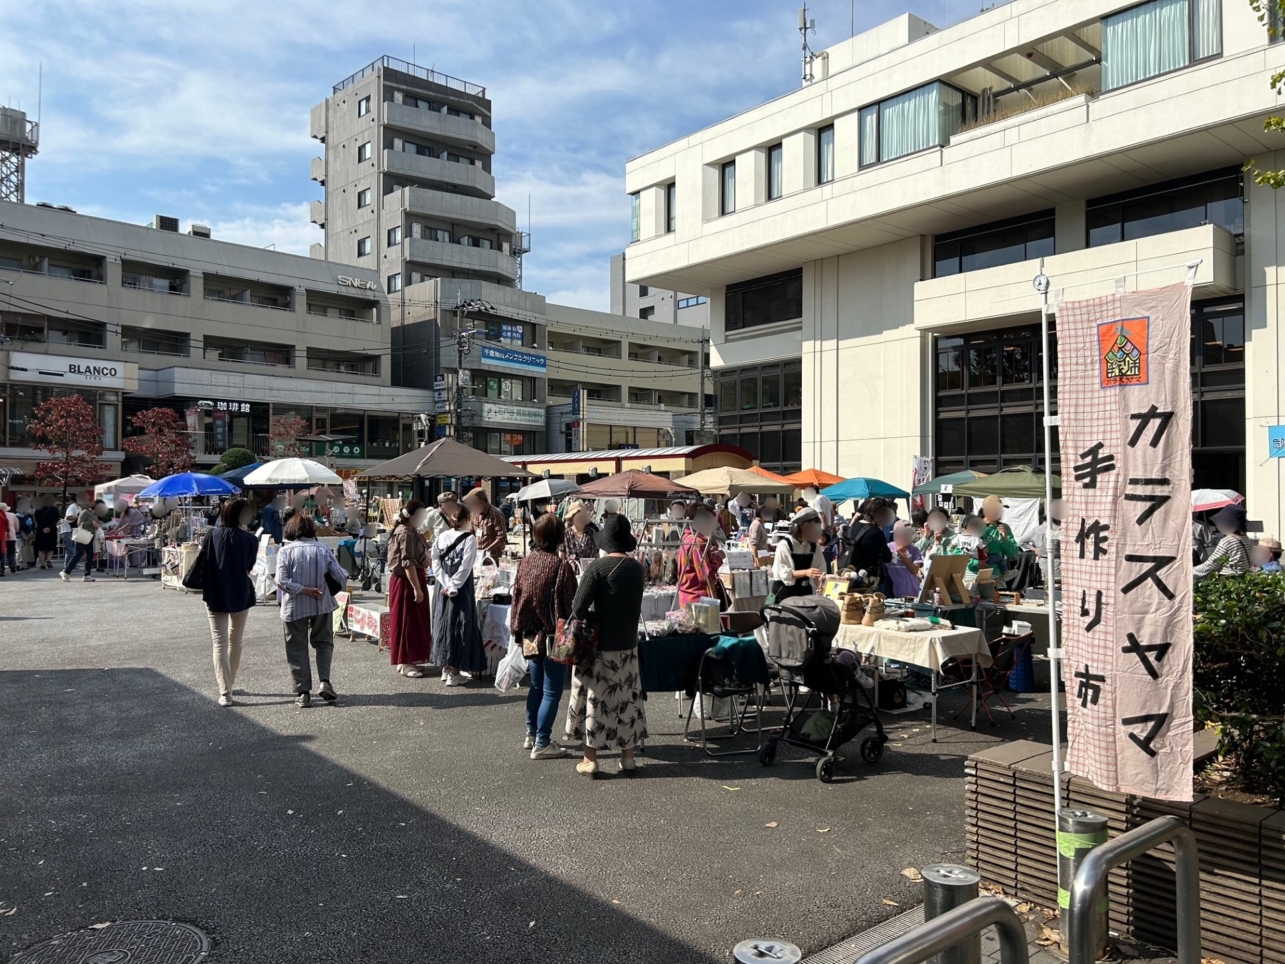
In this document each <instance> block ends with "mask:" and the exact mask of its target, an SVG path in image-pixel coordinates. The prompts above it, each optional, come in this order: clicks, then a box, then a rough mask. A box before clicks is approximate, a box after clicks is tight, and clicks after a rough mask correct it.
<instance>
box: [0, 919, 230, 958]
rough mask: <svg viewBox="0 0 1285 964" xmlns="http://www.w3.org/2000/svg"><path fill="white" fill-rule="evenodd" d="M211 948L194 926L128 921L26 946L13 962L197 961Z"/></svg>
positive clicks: (160, 921)
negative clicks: (33, 945)
mask: <svg viewBox="0 0 1285 964" xmlns="http://www.w3.org/2000/svg"><path fill="white" fill-rule="evenodd" d="M209 951H210V942H209V940H208V939H207V938H206V936H205V935H204V934H202V933H201V932H200V931H198V930H197V929H196V928H195V927H189V926H188V925H186V924H173V923H170V922H169V921H163V920H127V921H119V922H117V923H115V924H108V925H107V926H106V927H100V928H97V929H91V930H84V931H76V932H75V933H73V934H63V935H62V936H61V937H55V938H54V939H53V940H51V941H45V942H44V943H43V944H37V945H36V946H35V947H29V948H27V950H25V951H23V952H22V953H21V954H19V955H18V956H17V957H15V958H13V960H12V962H11V964H197V962H199V961H203V960H205V955H206V954H208V953H209Z"/></svg>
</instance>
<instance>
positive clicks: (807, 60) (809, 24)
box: [799, 3, 817, 85]
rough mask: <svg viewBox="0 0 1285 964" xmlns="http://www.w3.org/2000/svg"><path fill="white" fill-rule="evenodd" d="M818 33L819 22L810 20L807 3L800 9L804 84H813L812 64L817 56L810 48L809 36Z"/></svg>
mask: <svg viewBox="0 0 1285 964" xmlns="http://www.w3.org/2000/svg"><path fill="white" fill-rule="evenodd" d="M816 32H817V22H816V20H815V19H809V18H808V5H807V4H806V3H805V4H804V5H803V6H802V7H800V8H799V35H800V36H801V37H802V38H803V83H804V84H805V85H806V84H810V83H812V80H813V76H812V62H813V61H814V60H816V54H814V53H813V52H812V48H811V47H809V46H808V34H810V33H812V34H814V33H816Z"/></svg>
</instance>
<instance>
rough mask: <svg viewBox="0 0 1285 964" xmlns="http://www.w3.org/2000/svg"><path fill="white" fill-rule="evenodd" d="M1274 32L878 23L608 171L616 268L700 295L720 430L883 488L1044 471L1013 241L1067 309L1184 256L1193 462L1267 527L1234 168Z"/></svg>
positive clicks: (1206, 26)
mask: <svg viewBox="0 0 1285 964" xmlns="http://www.w3.org/2000/svg"><path fill="white" fill-rule="evenodd" d="M1273 41H1274V38H1272V37H1271V36H1269V31H1268V29H1267V27H1265V26H1264V25H1262V24H1261V23H1259V22H1258V20H1257V18H1256V15H1255V14H1254V12H1253V11H1252V10H1251V8H1250V6H1249V5H1248V4H1247V3H1244V2H1242V0H1150V2H1147V3H1142V4H1129V3H1124V2H1119V0H1074V2H1072V0H1014V2H1012V3H1007V4H1002V5H998V6H996V7H994V8H992V9H988V10H985V11H983V12H982V13H980V14H978V15H977V16H975V17H972V18H971V19H968V20H966V21H964V22H962V23H958V24H955V25H954V26H951V27H948V28H946V29H941V30H939V29H937V28H936V27H933V26H932V25H930V24H928V23H926V22H924V21H923V20H920V19H918V18H916V17H914V16H909V15H906V16H902V17H898V18H897V19H895V20H892V21H890V22H888V23H886V24H884V25H882V26H880V27H877V28H875V29H873V30H870V31H868V32H866V33H864V34H861V35H858V36H856V37H853V38H852V39H850V40H847V41H844V42H843V43H840V44H838V45H836V46H834V47H832V48H830V49H829V50H828V51H825V52H824V55H823V56H821V57H818V58H817V60H816V61H814V63H813V76H814V78H815V79H814V80H813V81H812V82H811V83H810V84H808V85H806V86H803V87H802V88H800V89H798V90H795V91H792V92H790V93H787V94H785V95H783V96H781V97H779V98H777V99H775V100H773V101H771V102H769V103H766V104H762V105H760V106H758V107H755V108H752V109H750V110H748V111H745V112H744V113H741V114H739V115H737V116H735V117H732V118H729V119H728V120H725V121H722V122H720V123H718V124H715V125H713V126H711V127H708V128H706V129H704V130H700V131H695V132H693V133H691V134H690V135H688V136H685V137H683V138H682V139H680V140H678V141H676V142H674V143H672V144H668V145H665V146H663V147H659V148H657V149H655V150H653V151H651V152H649V153H647V154H644V155H643V156H641V157H638V158H635V159H634V160H632V161H630V162H629V164H628V165H627V174H626V181H627V187H626V189H627V191H629V192H630V193H631V194H635V195H637V198H638V204H637V206H638V211H639V216H638V221H639V230H638V240H637V241H636V242H635V243H633V244H632V245H630V247H629V249H628V251H627V257H626V260H625V263H626V265H627V280H628V281H629V282H630V283H632V284H645V285H649V286H652V285H654V286H657V287H662V288H666V289H670V290H678V291H686V292H695V293H699V294H704V295H706V296H707V297H708V298H709V300H710V311H711V331H712V340H713V348H712V356H713V365H714V367H715V368H716V369H717V378H718V382H717V384H718V388H717V394H718V430H719V440H720V441H726V442H733V443H736V444H739V445H742V446H744V447H745V448H747V449H749V450H751V451H752V452H754V453H756V454H757V455H759V456H760V458H761V459H762V461H763V463H764V464H765V465H767V466H770V467H774V468H782V469H791V468H796V467H799V466H800V465H804V466H815V467H818V468H822V469H826V470H830V471H834V472H837V473H838V474H840V475H845V476H851V475H868V476H876V477H881V478H885V479H888V480H890V481H894V482H899V483H902V484H904V483H906V482H907V481H908V480H909V478H910V471H911V469H910V466H911V460H912V457H913V456H916V455H930V456H933V457H935V459H936V468H937V470H938V471H939V472H945V471H951V470H954V469H960V468H964V467H973V468H977V469H981V470H993V469H995V468H997V467H1001V466H1005V465H1012V464H1019V463H1036V464H1039V463H1040V462H1041V460H1042V457H1043V455H1042V449H1043V440H1042V434H1043V432H1042V416H1043V412H1042V411H1041V410H1040V409H1041V406H1040V398H1041V389H1042V386H1041V384H1040V377H1041V375H1040V372H1041V351H1040V338H1039V325H1038V322H1039V304H1040V298H1039V296H1038V295H1037V294H1036V293H1035V291H1034V290H1033V288H1032V285H1031V281H1032V278H1033V277H1034V276H1035V275H1036V273H1037V271H1038V269H1039V264H1040V260H1039V259H1040V258H1043V259H1044V271H1045V273H1046V274H1048V275H1049V276H1050V278H1051V279H1052V286H1053V289H1054V297H1055V299H1056V298H1058V297H1060V298H1064V299H1066V300H1073V299H1079V298H1085V297H1090V296H1094V295H1099V294H1104V293H1110V292H1112V291H1114V290H1115V289H1116V286H1117V284H1124V285H1127V286H1128V287H1129V288H1130V289H1134V288H1148V287H1155V286H1159V285H1163V284H1171V283H1175V282H1179V281H1181V280H1182V279H1183V278H1184V277H1185V275H1186V272H1187V268H1186V265H1188V264H1189V263H1192V262H1199V266H1198V268H1197V269H1196V272H1195V287H1194V293H1193V301H1194V307H1193V311H1192V329H1191V332H1192V388H1193V400H1194V429H1193V438H1192V449H1193V460H1194V467H1195V481H1196V484H1197V485H1198V486H1218V487H1229V488H1236V489H1239V490H1240V491H1242V492H1244V493H1245V494H1246V495H1247V498H1248V508H1249V511H1250V516H1251V518H1256V519H1262V520H1263V521H1264V524H1265V527H1266V529H1267V530H1268V531H1274V530H1279V528H1280V525H1281V521H1282V520H1281V518H1280V512H1281V504H1282V492H1281V475H1280V474H1279V472H1278V470H1277V467H1276V464H1275V463H1274V462H1273V461H1272V460H1271V459H1270V458H1269V454H1270V453H1269V444H1268V430H1269V427H1270V426H1274V425H1276V424H1278V423H1280V422H1282V421H1283V420H1285V414H1283V413H1282V410H1281V408H1282V401H1281V396H1280V390H1279V380H1280V370H1281V360H1282V358H1281V355H1282V351H1283V350H1285V349H1283V348H1282V343H1281V335H1280V331H1281V309H1280V307H1279V305H1280V301H1279V295H1278V291H1279V289H1278V284H1279V283H1280V279H1281V278H1282V266H1285V253H1283V252H1282V250H1281V246H1280V242H1279V238H1280V236H1281V232H1282V228H1283V227H1285V197H1278V195H1277V194H1276V193H1275V192H1274V191H1272V190H1271V189H1270V188H1268V187H1261V186H1258V185H1256V184H1255V183H1254V182H1253V178H1252V176H1251V175H1249V174H1242V170H1241V169H1242V167H1243V166H1244V165H1245V164H1246V162H1248V161H1250V160H1251V159H1254V160H1256V161H1257V163H1258V164H1259V165H1261V166H1263V167H1268V168H1274V167H1285V139H1282V138H1281V136H1280V135H1277V134H1270V133H1264V130H1263V122H1264V119H1265V118H1266V117H1267V116H1268V115H1269V114H1270V113H1271V112H1273V111H1279V109H1280V107H1279V99H1278V97H1277V96H1276V95H1275V94H1274V93H1273V91H1272V86H1271V77H1272V75H1273V74H1274V73H1275V72H1277V71H1280V70H1282V69H1285V46H1278V45H1276V44H1275V43H1274V42H1273ZM1054 379H1056V372H1055V373H1054ZM1053 387H1054V388H1055V387H1056V386H1055V385H1054V386H1053ZM1054 457H1055V459H1056V453H1055V456H1054Z"/></svg>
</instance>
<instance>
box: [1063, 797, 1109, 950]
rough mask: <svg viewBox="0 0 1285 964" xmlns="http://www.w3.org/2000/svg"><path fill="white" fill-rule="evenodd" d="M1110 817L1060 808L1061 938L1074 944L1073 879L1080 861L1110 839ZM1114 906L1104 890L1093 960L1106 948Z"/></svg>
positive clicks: (1095, 916) (1095, 926) (1097, 909)
mask: <svg viewBox="0 0 1285 964" xmlns="http://www.w3.org/2000/svg"><path fill="white" fill-rule="evenodd" d="M1107 838H1108V833H1107V818H1106V817H1104V816H1103V815H1102V814H1100V813H1094V812H1093V811H1092V810H1061V811H1059V812H1058V815H1057V905H1058V908H1059V909H1060V910H1061V913H1062V940H1063V943H1064V944H1065V946H1066V947H1068V948H1069V947H1070V946H1071V933H1070V930H1069V915H1068V914H1067V908H1069V907H1070V906H1071V882H1072V881H1074V880H1075V874H1076V871H1078V870H1079V869H1080V864H1082V863H1083V862H1084V858H1085V857H1087V856H1088V855H1089V852H1090V851H1091V850H1093V848H1094V847H1098V846H1101V845H1102V844H1104V843H1106V842H1107ZM1110 906H1111V902H1110V899H1109V898H1108V897H1107V894H1106V891H1105V889H1104V890H1103V893H1102V896H1101V897H1100V898H1099V899H1098V902H1097V904H1096V906H1095V907H1094V909H1093V942H1092V943H1093V959H1094V960H1100V959H1101V958H1102V956H1103V955H1104V954H1105V953H1106V949H1107V911H1108V909H1109V908H1110Z"/></svg>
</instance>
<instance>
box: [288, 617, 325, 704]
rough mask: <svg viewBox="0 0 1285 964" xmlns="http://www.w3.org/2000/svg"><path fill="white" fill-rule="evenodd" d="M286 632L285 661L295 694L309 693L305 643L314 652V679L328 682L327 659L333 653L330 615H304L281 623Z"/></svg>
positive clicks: (310, 687) (310, 682)
mask: <svg viewBox="0 0 1285 964" xmlns="http://www.w3.org/2000/svg"><path fill="white" fill-rule="evenodd" d="M282 626H284V627H285V633H286V662H287V663H289V664H290V676H291V677H292V678H293V680H294V691H295V693H311V692H312V666H311V665H309V662H308V644H309V643H310V642H311V643H312V648H313V649H314V650H316V653H317V679H318V680H320V681H321V682H326V681H328V680H329V679H330V658H331V656H333V655H334V652H335V624H334V618H333V615H332V614H331V613H322V614H321V615H319V616H304V617H303V618H302V619H291V620H289V621H288V622H284V623H282Z"/></svg>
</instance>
